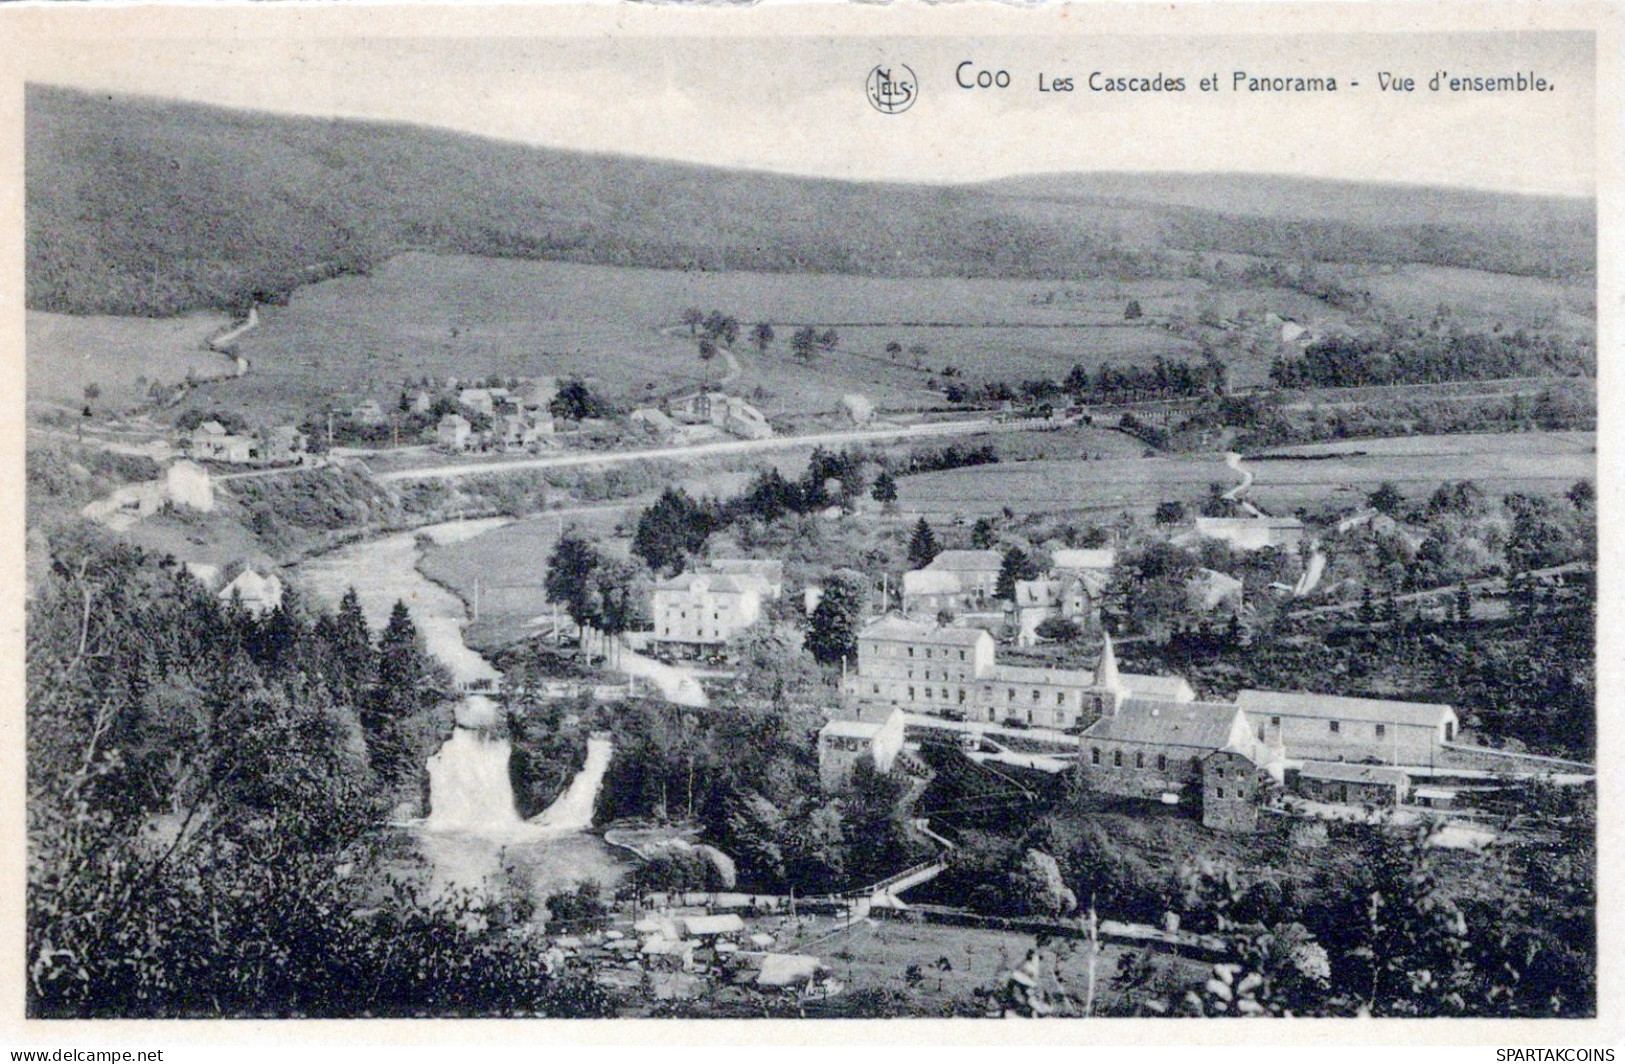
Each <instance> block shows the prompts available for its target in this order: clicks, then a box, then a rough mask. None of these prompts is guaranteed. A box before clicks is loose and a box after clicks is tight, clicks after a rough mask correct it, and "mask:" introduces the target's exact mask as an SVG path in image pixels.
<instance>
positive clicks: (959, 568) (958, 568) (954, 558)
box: [926, 550, 1004, 573]
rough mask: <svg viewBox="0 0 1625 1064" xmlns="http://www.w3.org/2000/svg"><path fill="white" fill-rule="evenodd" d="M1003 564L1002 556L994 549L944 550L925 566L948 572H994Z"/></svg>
mask: <svg viewBox="0 0 1625 1064" xmlns="http://www.w3.org/2000/svg"><path fill="white" fill-rule="evenodd" d="M1003 566H1004V556H1003V555H1001V554H1000V553H999V552H998V551H996V550H945V551H943V552H942V553H941V554H939V555H937V556H936V557H935V558H932V559H931V564H930V565H928V566H926V568H927V569H936V570H937V571H939V572H944V571H945V572H950V573H963V572H984V571H987V570H991V571H993V572H995V573H996V572H998V571H999V569H1000V568H1002V567H1003Z"/></svg>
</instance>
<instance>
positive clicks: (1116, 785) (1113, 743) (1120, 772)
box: [1078, 698, 1268, 800]
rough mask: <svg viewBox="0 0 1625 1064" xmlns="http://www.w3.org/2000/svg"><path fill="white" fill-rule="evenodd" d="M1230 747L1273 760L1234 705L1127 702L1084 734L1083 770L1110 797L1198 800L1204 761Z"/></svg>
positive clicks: (1085, 777) (1086, 779) (1080, 769)
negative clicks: (1164, 797)
mask: <svg viewBox="0 0 1625 1064" xmlns="http://www.w3.org/2000/svg"><path fill="white" fill-rule="evenodd" d="M1226 749H1229V750H1234V751H1236V752H1239V753H1240V754H1242V755H1244V756H1245V757H1247V758H1248V759H1249V760H1251V761H1252V762H1253V763H1254V764H1255V765H1256V764H1260V763H1262V762H1264V761H1266V760H1268V758H1267V757H1266V755H1265V752H1264V748H1263V745H1262V744H1260V743H1259V742H1258V740H1257V738H1256V737H1255V736H1254V734H1253V731H1252V728H1251V727H1250V726H1249V723H1248V720H1247V715H1246V714H1245V713H1243V712H1242V710H1241V707H1240V706H1237V705H1236V704H1235V703H1233V702H1195V701H1192V702H1173V701H1167V700H1164V699H1156V698H1126V699H1123V700H1122V702H1120V703H1119V704H1118V705H1117V706H1116V707H1115V708H1114V709H1112V710H1111V711H1110V712H1108V713H1107V714H1105V715H1104V716H1102V717H1101V718H1100V719H1099V720H1097V721H1095V722H1094V723H1093V724H1092V725H1090V726H1089V727H1088V728H1087V729H1086V730H1085V731H1084V733H1083V735H1082V736H1081V738H1080V739H1079V752H1080V757H1079V764H1078V772H1079V775H1080V777H1081V778H1082V780H1083V782H1084V783H1085V784H1086V785H1087V786H1089V787H1090V788H1092V789H1094V790H1097V791H1105V792H1107V793H1109V794H1119V795H1123V796H1125V797H1130V798H1151V799H1158V798H1161V797H1162V796H1163V795H1173V796H1175V797H1176V800H1177V799H1194V797H1195V795H1196V794H1197V793H1198V791H1199V789H1200V787H1201V784H1202V762H1203V760H1205V759H1206V758H1207V757H1208V755H1210V754H1213V753H1215V752H1216V751H1219V750H1226Z"/></svg>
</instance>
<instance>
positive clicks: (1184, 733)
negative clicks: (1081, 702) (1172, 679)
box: [1083, 698, 1241, 750]
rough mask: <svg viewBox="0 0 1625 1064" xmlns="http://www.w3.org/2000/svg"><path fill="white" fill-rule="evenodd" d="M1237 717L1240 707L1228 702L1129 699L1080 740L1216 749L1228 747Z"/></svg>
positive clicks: (1093, 726)
mask: <svg viewBox="0 0 1625 1064" xmlns="http://www.w3.org/2000/svg"><path fill="white" fill-rule="evenodd" d="M1240 714H1241V710H1240V708H1239V707H1237V706H1235V705H1234V704H1231V703H1228V702H1173V701H1168V700H1165V699H1150V698H1130V699H1125V700H1124V702H1123V704H1122V705H1120V706H1118V707H1117V712H1116V713H1115V714H1113V715H1111V716H1106V717H1101V718H1100V719H1099V720H1097V721H1095V722H1094V724H1092V725H1090V726H1089V729H1088V730H1087V731H1085V732H1084V733H1083V738H1084V741H1085V742H1087V741H1088V740H1090V739H1102V740H1110V741H1114V742H1121V743H1147V744H1154V745H1158V746H1184V747H1189V748H1191V749H1193V750H1219V749H1222V748H1223V747H1225V746H1226V745H1228V744H1229V742H1230V733H1231V731H1232V730H1233V728H1234V726H1235V722H1236V718H1237V717H1238V716H1239V715H1240Z"/></svg>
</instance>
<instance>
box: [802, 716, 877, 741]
mask: <svg viewBox="0 0 1625 1064" xmlns="http://www.w3.org/2000/svg"><path fill="white" fill-rule="evenodd" d="M883 727H885V725H884V724H883V723H880V722H878V721H875V722H871V721H863V720H832V721H830V722H829V723H828V724H826V725H824V726H823V727H822V728H819V729H818V734H819V735H835V736H839V737H840V738H843V739H873V738H874V737H875V736H877V735H879V734H880V729H881V728H883Z"/></svg>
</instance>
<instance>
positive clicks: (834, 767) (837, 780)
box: [818, 709, 904, 794]
mask: <svg viewBox="0 0 1625 1064" xmlns="http://www.w3.org/2000/svg"><path fill="white" fill-rule="evenodd" d="M903 730H904V729H903V713H902V711H901V710H895V709H894V710H892V711H891V713H889V714H888V715H887V716H886V719H885V720H882V721H878V722H867V721H861V720H832V721H830V722H829V723H828V724H826V725H824V726H823V728H821V729H820V730H819V732H818V782H819V784H820V786H821V787H822V788H823V790H824V793H826V794H830V793H836V792H839V791H844V790H847V789H848V788H850V787H851V786H852V776H853V774H854V773H856V772H857V769H858V765H859V764H860V763H863V762H867V763H868V764H869V765H870V766H871V767H872V768H874V770H875V771H876V772H878V773H880V774H882V775H884V774H886V773H888V772H890V771H891V768H892V765H893V764H894V763H895V762H896V760H897V755H898V754H899V753H901V752H902V749H903Z"/></svg>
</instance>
